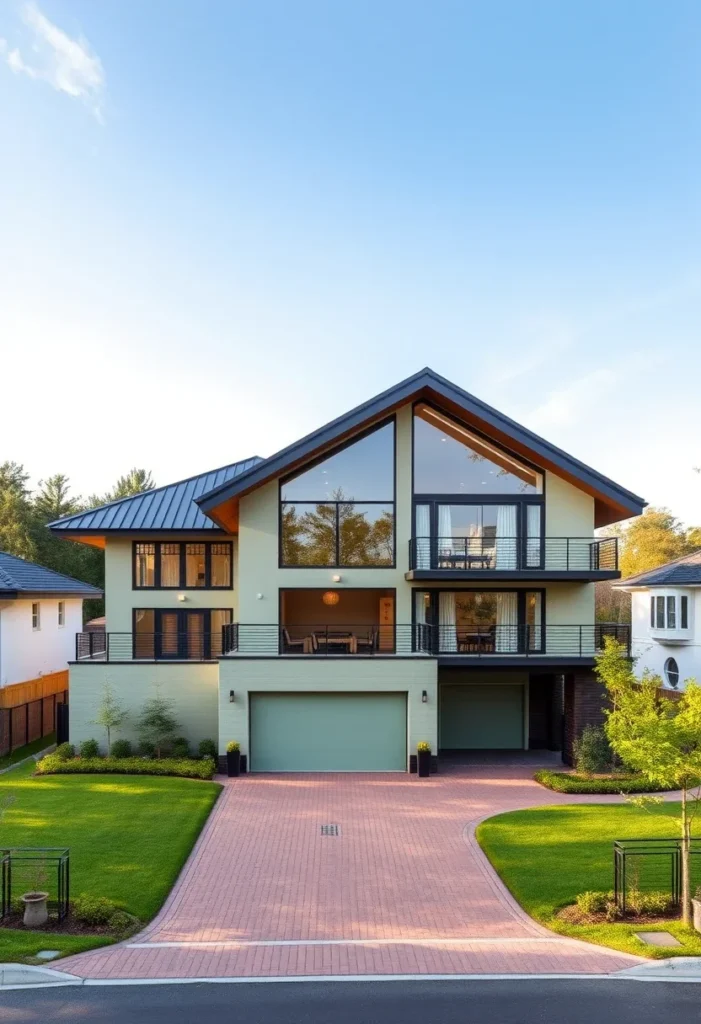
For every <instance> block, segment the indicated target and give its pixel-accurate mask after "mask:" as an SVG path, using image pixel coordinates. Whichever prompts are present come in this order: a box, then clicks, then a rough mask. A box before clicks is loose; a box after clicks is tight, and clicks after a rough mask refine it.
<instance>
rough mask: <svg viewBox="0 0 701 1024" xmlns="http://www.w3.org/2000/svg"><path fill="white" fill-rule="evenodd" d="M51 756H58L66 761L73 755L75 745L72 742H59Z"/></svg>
mask: <svg viewBox="0 0 701 1024" xmlns="http://www.w3.org/2000/svg"><path fill="white" fill-rule="evenodd" d="M53 756H54V757H58V758H59V760H61V761H68V760H69V759H70V758H71V757H75V747H74V746H73V744H72V743H59V745H58V746H57V747H56V750H55V751H54V755H53Z"/></svg>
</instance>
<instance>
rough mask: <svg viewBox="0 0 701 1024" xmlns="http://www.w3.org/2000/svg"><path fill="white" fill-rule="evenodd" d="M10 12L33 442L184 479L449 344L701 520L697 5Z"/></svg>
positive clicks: (453, 354) (22, 374)
mask: <svg viewBox="0 0 701 1024" xmlns="http://www.w3.org/2000/svg"><path fill="white" fill-rule="evenodd" d="M0 39H1V40H2V42H0V131H1V136H0V137H1V138H2V139H3V146H2V186H3V187H2V189H1V190H0V231H1V232H2V245H1V246H0V379H1V380H2V383H3V387H2V395H3V399H2V402H3V412H4V417H3V419H4V423H5V429H4V430H3V431H2V434H1V435H0V459H2V458H14V459H17V460H20V461H24V462H25V464H26V466H27V467H28V468H29V469H30V470H31V472H32V476H33V478H34V479H35V480H36V479H38V478H40V477H42V476H45V475H48V474H49V473H52V472H56V471H59V470H62V471H64V472H67V473H68V474H69V475H70V477H71V479H72V480H73V482H74V485H75V488H76V489H77V490H78V491H82V492H90V491H100V490H102V489H104V488H106V487H108V486H109V485H110V484H111V483H112V481H113V479H114V478H115V477H116V476H117V475H118V474H119V473H121V472H124V471H125V470H127V469H128V468H129V467H130V466H132V465H134V464H137V465H143V466H146V467H148V468H151V469H152V470H153V472H154V475H155V477H156V479H157V481H158V482H159V483H166V482H168V481H171V480H174V479H178V478H180V477H184V476H188V475H190V474H193V473H197V472H200V471H204V470H206V469H209V468H212V467H215V466H217V465H220V464H224V463H227V462H230V461H233V460H234V459H237V458H244V457H246V456H249V455H252V454H260V455H267V454H270V453H271V452H273V451H274V450H276V449H277V448H280V447H282V446H284V445H285V444H288V443H289V442H290V441H292V440H294V439H295V438H296V437H299V436H300V435H302V434H304V433H306V432H308V431H309V430H312V429H314V428H315V427H317V426H319V425H321V424H322V423H324V422H326V421H327V420H329V419H331V418H333V417H335V416H336V415H338V414H339V413H341V412H342V411H344V410H345V409H347V408H350V407H352V406H353V405H355V404H357V403H358V402H360V401H363V400H365V399H366V398H368V397H370V396H371V395H373V394H375V393H376V392H378V391H380V390H383V389H384V388H386V387H388V386H390V385H391V384H393V383H395V382H396V381H398V380H399V379H401V378H403V377H405V376H408V375H409V374H411V373H413V372H415V371H416V370H417V369H419V368H420V367H422V366H424V365H430V366H432V367H433V368H434V369H435V370H437V371H438V372H439V373H442V374H444V375H445V376H447V377H449V378H450V379H452V380H454V381H455V382H456V383H458V384H460V385H461V386H462V387H465V388H466V389H467V390H468V391H471V392H473V393H474V394H476V395H478V396H479V397H480V398H482V399H484V400H486V401H488V402H490V403H492V404H493V405H495V406H497V407H498V408H499V409H501V410H502V411H504V412H506V413H507V414H509V415H511V416H513V417H514V418H515V419H517V420H519V421H520V422H522V423H524V424H525V425H527V426H529V427H531V428H532V429H535V430H537V431H538V432H539V433H541V434H543V435H544V436H545V437H547V438H548V439H549V440H551V441H553V442H555V443H556V444H558V445H560V446H561V447H563V448H565V449H566V450H568V451H570V452H571V453H572V454H574V455H576V456H578V457H579V458H581V459H583V460H584V461H586V462H588V463H590V464H591V465H593V466H594V467H595V468H597V469H599V470H601V471H602V472H605V473H607V474H608V475H610V476H612V477H613V478H614V479H616V480H617V481H618V482H620V483H622V484H623V485H625V486H627V487H629V488H631V489H632V490H634V491H636V492H638V493H640V494H642V495H643V496H645V497H646V498H647V499H648V500H649V501H650V502H651V503H653V504H658V505H659V504H666V505H669V506H670V507H671V508H672V509H673V510H674V511H675V512H676V513H677V514H678V515H680V516H681V517H682V518H683V519H684V520H685V521H687V522H696V523H699V522H701V507H700V503H699V499H700V498H701V477H699V476H698V475H697V474H695V473H694V472H693V469H692V467H693V466H694V465H699V464H701V430H700V429H699V427H700V426H701V412H700V411H699V410H700V406H699V394H698V393H699V387H698V382H699V379H700V373H699V371H700V370H701V365H700V364H701V345H700V344H699V323H700V317H699V314H700V312H701V251H700V239H701V234H700V232H699V227H700V225H699V220H700V212H701V210H700V198H701V186H700V184H699V182H700V177H699V165H700V162H701V134H700V127H701V125H700V118H701V114H700V111H701V103H700V100H701V64H700V62H699V60H698V54H699V46H700V45H701V5H700V4H699V3H698V2H697V0H693V2H684V0H671V2H669V3H666V4H661V3H659V2H658V0H654V2H648V0H616V2H615V3H611V2H610V0H606V2H597V0H582V2H579V0H569V2H568V3H562V2H560V0H558V2H546V0H529V2H528V3H523V2H520V0H511V2H503V0H490V2H480V3H472V2H469V0H463V2H461V3H452V2H447V0H437V2H435V3H431V4H428V3H425V2H421V3H415V2H411V0H402V2H396V3H395V2H393V0H392V2H391V0H384V2H378V0H374V2H365V0H352V2H345V0H333V2H329V0H324V2H301V0H300V2H298V0H276V2H271V0H256V2H252V0H251V2H247V3H242V2H235V0H227V2H215V0H208V2H207V3H206V4H199V3H196V2H195V0H189V2H182V0H168V2H160V0H149V2H148V3H143V2H141V0H139V2H137V0H100V2H99V3H96V2H95V0H41V2H40V3H38V5H31V4H30V5H27V4H25V3H21V2H19V3H18V2H14V0H3V2H0Z"/></svg>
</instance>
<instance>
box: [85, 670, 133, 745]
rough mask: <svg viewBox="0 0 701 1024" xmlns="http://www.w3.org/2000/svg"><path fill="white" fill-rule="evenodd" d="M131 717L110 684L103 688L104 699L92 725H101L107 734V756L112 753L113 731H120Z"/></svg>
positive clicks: (99, 705) (98, 707)
mask: <svg viewBox="0 0 701 1024" xmlns="http://www.w3.org/2000/svg"><path fill="white" fill-rule="evenodd" d="M128 717H129V712H128V711H126V710H125V708H124V706H123V705H122V704H121V702H120V701H119V700H118V698H117V696H116V694H115V692H114V690H113V689H112V687H111V685H110V684H109V683H105V685H104V686H103V688H102V698H101V700H100V703H99V704H98V706H97V716H96V718H95V719H94V720H93V721H92V722H91V723H90V724H91V725H101V726H102V727H103V729H105V731H106V732H107V756H108V757H109V756H110V754H111V752H112V730H113V729H119V728H120V727H121V726H122V725H123V724H124V722H125V720H126V719H127V718H128Z"/></svg>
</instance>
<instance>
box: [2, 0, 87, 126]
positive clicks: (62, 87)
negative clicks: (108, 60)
mask: <svg viewBox="0 0 701 1024" xmlns="http://www.w3.org/2000/svg"><path fill="white" fill-rule="evenodd" d="M22 20H23V22H24V24H25V25H26V27H27V29H28V30H29V33H30V36H31V38H30V40H29V47H30V50H31V54H32V56H31V58H28V59H25V58H24V57H23V55H22V53H21V52H20V50H19V48H17V47H14V48H11V47H10V44H9V43H8V41H7V40H6V39H0V57H2V58H3V59H4V61H5V63H6V64H7V66H8V67H9V68H10V70H11V71H13V72H14V73H15V74H16V75H26V76H27V77H28V78H32V79H35V80H37V81H42V82H46V83H48V84H49V85H50V86H51V87H52V88H53V89H56V90H57V92H62V93H65V94H66V95H67V96H70V97H71V98H72V99H77V100H80V101H81V102H83V103H85V105H86V106H87V107H89V109H90V110H91V111H92V112H93V114H94V115H95V117H96V118H97V119H98V121H100V123H103V120H104V119H103V114H102V104H103V98H104V90H105V72H104V69H103V67H102V62H101V61H100V58H99V57H98V56H97V54H95V53H94V52H93V50H92V48H91V46H90V44H89V43H88V41H87V39H84V38H82V37H79V38H77V39H72V38H71V37H70V36H69V35H67V34H66V33H65V32H64V31H63V30H62V29H60V28H59V27H58V25H54V23H53V22H51V21H49V19H48V18H47V17H46V16H45V15H44V14H42V12H41V11H40V10H39V8H38V7H37V6H36V4H34V3H27V4H25V5H24V7H23V8H22Z"/></svg>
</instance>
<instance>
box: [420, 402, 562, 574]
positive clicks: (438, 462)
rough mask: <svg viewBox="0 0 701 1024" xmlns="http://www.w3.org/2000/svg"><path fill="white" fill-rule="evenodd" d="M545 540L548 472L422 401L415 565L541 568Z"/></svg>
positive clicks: (475, 567) (434, 566)
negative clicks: (544, 483)
mask: <svg viewBox="0 0 701 1024" xmlns="http://www.w3.org/2000/svg"><path fill="white" fill-rule="evenodd" d="M542 536H543V476H542V473H540V472H539V471H538V470H537V469H535V468H534V467H531V466H529V465H527V464H525V463H523V462H521V461H520V460H519V459H517V458H516V457H515V456H513V455H511V454H510V453H508V452H506V451H504V450H502V449H500V448H498V447H497V446H496V445H494V444H492V443H491V442H489V441H487V440H486V439H485V438H483V437H481V436H479V435H478V434H476V433H475V432H474V431H471V430H468V429H467V428H466V427H464V426H463V425H461V424H459V423H458V422H457V421H455V420H453V419H451V418H450V417H448V416H446V415H445V414H443V413H441V412H439V411H438V410H436V409H434V408H433V407H432V406H429V405H427V404H425V403H419V404H418V405H417V406H416V407H415V409H414V539H413V568H416V569H429V568H431V569H496V570H517V569H524V568H538V567H540V566H541V564H542V557H543V555H542Z"/></svg>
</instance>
